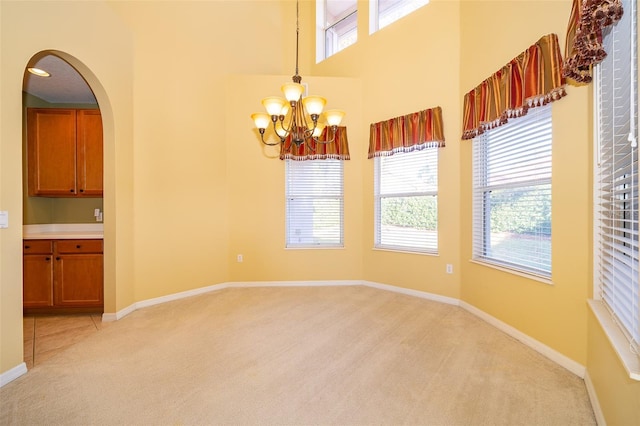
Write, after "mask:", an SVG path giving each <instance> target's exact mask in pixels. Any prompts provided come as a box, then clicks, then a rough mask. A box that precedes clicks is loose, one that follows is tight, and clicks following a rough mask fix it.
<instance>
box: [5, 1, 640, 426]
mask: <svg viewBox="0 0 640 426" xmlns="http://www.w3.org/2000/svg"><path fill="white" fill-rule="evenodd" d="M358 7H359V10H360V13H359V34H358V42H357V43H356V44H355V45H353V46H351V47H349V48H347V49H345V50H344V51H342V52H340V53H338V54H336V55H335V56H333V57H331V58H329V59H328V60H325V61H323V62H321V63H319V64H315V50H314V49H315V40H314V34H313V28H314V26H313V25H311V24H309V23H310V22H314V19H315V8H314V3H313V2H311V1H302V2H301V40H300V41H301V52H300V53H301V55H300V74H301V75H302V76H303V82H308V83H309V87H310V91H312V92H316V93H320V94H323V95H325V96H326V97H327V98H328V100H329V105H328V106H330V107H342V108H344V109H345V110H347V116H346V118H345V124H346V125H347V126H348V132H349V140H350V147H351V154H352V160H350V161H348V162H346V163H345V203H346V204H345V248H344V249H335V250H286V249H285V248H284V219H283V212H284V164H283V163H282V162H281V161H279V160H277V159H273V158H269V157H272V156H273V155H274V152H273V151H271V150H270V149H265V148H263V147H261V145H260V144H259V142H258V141H257V139H256V134H255V132H254V131H253V130H252V123H251V120H250V119H249V114H250V113H251V112H254V111H257V110H259V109H260V99H261V98H262V97H264V96H267V95H270V94H276V93H277V92H278V87H279V86H280V85H281V84H282V83H283V82H284V81H288V79H289V78H290V76H291V75H292V74H293V71H294V65H295V64H294V53H295V51H294V49H295V19H294V17H295V7H294V3H293V2H291V1H260V0H255V1H225V2H218V1H211V2H182V1H176V2H107V3H103V2H68V3H67V2H56V1H46V2H24V1H15V2H14V1H7V0H5V1H2V2H0V24H1V25H0V54H1V55H2V56H1V59H2V61H1V63H2V69H1V71H2V72H1V74H0V92H1V93H2V96H0V189H1V192H0V209H1V210H9V211H10V217H11V226H10V227H9V228H8V229H2V230H0V321H1V323H0V324H1V325H0V327H1V328H0V332H1V333H0V345H1V348H0V373H3V372H6V371H8V370H10V369H11V368H13V367H15V366H17V365H19V364H20V362H21V361H22V335H21V333H22V321H21V309H20V305H21V303H20V301H21V281H22V269H21V264H22V262H21V237H22V235H21V225H22V223H21V218H22V194H21V185H17V184H16V182H20V179H21V175H22V170H21V167H20V163H21V161H20V159H21V156H22V152H21V150H22V149H21V140H22V138H21V120H22V109H21V108H22V98H21V88H22V75H23V72H24V67H25V65H26V63H27V62H28V61H29V59H30V58H31V57H32V56H33V55H35V54H38V52H41V51H43V50H46V49H56V50H57V51H60V52H62V53H60V55H61V56H62V57H63V58H65V59H67V60H68V61H69V62H70V63H72V65H74V66H75V67H76V68H77V69H78V70H79V71H80V72H81V73H82V74H83V75H84V77H85V78H86V79H87V80H88V82H89V83H90V85H91V87H92V89H93V90H94V92H95V93H96V96H97V98H98V101H99V103H100V108H101V111H102V113H103V120H104V122H105V198H104V210H105V224H104V225H105V279H106V282H105V298H106V300H105V310H106V312H110V313H113V312H117V311H118V310H122V309H124V308H126V307H127V306H129V305H131V304H132V303H133V302H135V301H141V300H145V299H149V298H153V297H158V296H164V295H168V294H173V293H177V292H180V291H185V290H189V289H194V288H198V287H202V286H206V285H211V284H218V283H223V282H229V281H234V282H236V281H308V280H369V281H374V282H379V283H386V284H391V285H396V286H399V287H403V288H408V289H415V290H421V291H426V292H430V293H435V294H439V295H443V296H449V297H454V298H460V299H462V300H464V301H465V302H467V303H469V304H471V305H473V306H476V307H478V308H479V309H481V310H483V311H485V312H487V313H488V314H489V315H492V316H494V317H496V318H498V319H500V320H501V321H503V322H505V323H507V324H509V325H511V326H513V327H515V328H517V329H518V330H520V331H522V332H523V333H525V334H527V335H529V336H531V337H533V338H534V339H536V340H538V341H540V342H542V343H543V344H545V345H547V346H549V347H551V348H552V349H554V350H556V351H558V352H559V353H562V354H564V355H565V356H567V357H568V358H570V359H572V360H574V361H576V362H577V363H579V364H582V365H587V368H588V371H589V372H593V374H592V376H593V379H594V380H593V381H594V384H595V386H596V391H597V393H598V395H599V396H601V399H602V401H601V402H602V406H603V411H604V414H605V417H606V418H607V419H608V420H609V419H610V423H611V424H616V423H619V424H624V423H625V422H627V420H629V421H630V422H631V421H634V420H637V419H638V408H637V407H638V405H636V406H635V408H631V407H629V406H628V405H627V402H634V401H635V402H637V401H638V392H639V391H638V387H639V385H638V383H637V382H633V383H630V382H629V381H628V380H625V379H624V377H623V375H622V374H619V371H618V370H619V364H618V363H617V360H616V359H615V357H613V356H612V355H611V353H610V349H609V345H608V342H606V340H605V339H604V338H603V337H602V336H601V332H600V331H598V329H597V325H594V321H593V320H592V319H591V317H590V314H589V313H588V310H587V305H586V299H587V298H588V297H589V296H590V294H591V290H590V289H591V281H592V277H591V273H590V270H591V250H592V248H591V243H590V241H591V219H592V218H591V213H590V211H591V202H592V200H591V179H592V177H591V175H592V174H591V157H592V155H591V151H592V144H591V131H590V129H591V125H592V123H591V118H590V117H591V102H592V100H591V99H592V94H591V89H590V88H589V87H582V88H574V87H569V88H568V89H567V90H568V96H567V97H566V98H564V99H562V100H560V101H559V102H556V103H555V104H554V105H553V119H554V134H553V136H554V148H553V167H554V173H553V197H554V198H553V277H552V278H553V285H549V284H544V283H541V282H538V281H534V280H531V279H527V278H524V277H519V276H516V275H513V274H509V273H505V272H502V271H498V270H495V269H492V268H489V267H486V266H483V265H479V264H476V263H472V262H470V259H471V201H470V200H471V151H470V147H471V143H470V142H468V141H466V142H461V141H460V133H461V132H460V129H461V116H462V98H463V94H464V93H465V92H466V91H468V90H470V89H472V88H473V87H474V86H475V85H477V84H478V83H479V82H480V81H482V80H483V79H484V78H486V77H488V76H489V75H490V74H491V73H493V72H495V71H496V70H497V69H498V68H499V67H501V66H502V65H504V64H505V63H506V62H507V61H509V60H510V59H511V58H513V57H514V56H516V55H518V54H519V53H520V52H522V51H523V50H524V49H526V48H527V47H528V46H530V45H531V44H532V43H534V42H535V41H536V40H537V39H538V38H539V37H540V36H542V35H544V34H546V33H549V32H555V33H557V34H558V35H559V37H560V41H561V43H564V32H565V28H566V22H567V19H568V16H569V12H570V8H571V1H570V0H562V1H545V2H540V1H534V0H531V1H525V0H513V1H508V2H507V1H481V0H475V1H472V0H467V1H462V2H460V1H454V0H449V1H447V0H432V1H431V3H430V4H429V5H428V6H426V7H423V8H421V9H419V10H418V11H416V12H415V13H413V14H411V15H409V16H407V17H405V18H403V19H402V20H400V21H398V22H397V23H395V24H393V25H390V26H389V27H387V28H384V29H383V30H381V31H379V32H377V33H375V34H373V35H369V34H368V7H369V2H368V1H359V3H358ZM61 22H64V25H61V24H60V23H61ZM27 28H28V29H29V31H26V29H27ZM78 33H81V34H83V35H82V37H78V36H77V34H78ZM255 43H260V44H259V45H257V46H256V45H255ZM487 46H490V47H487ZM325 76H329V77H331V78H320V77H325ZM434 106H441V107H442V109H443V116H444V124H445V129H444V130H445V137H446V139H447V146H446V147H445V148H443V149H441V150H440V151H439V152H440V166H439V180H440V189H439V254H438V255H437V256H431V255H417V254H406V253H394V252H388V251H380V250H374V249H373V161H372V160H367V159H366V151H367V143H368V129H369V124H370V123H372V122H376V121H380V120H385V119H388V118H391V117H394V116H398V115H403V114H407V113H411V112H414V111H418V110H421V109H425V108H431V107H434ZM237 254H243V255H244V262H243V263H237V262H236V255H237ZM448 263H451V264H453V266H454V273H453V274H451V275H448V274H446V273H445V264H448ZM609 371H615V372H616V373H615V375H614V376H613V377H611V375H610V374H608V372H609ZM612 392H613V394H614V395H616V398H617V399H619V400H620V401H622V405H624V407H621V406H620V404H619V403H617V402H615V401H612V400H611V398H608V397H605V396H602V395H604V393H607V394H609V393H612ZM634 416H635V417H634Z"/></svg>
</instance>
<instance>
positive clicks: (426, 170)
mask: <svg viewBox="0 0 640 426" xmlns="http://www.w3.org/2000/svg"><path fill="white" fill-rule="evenodd" d="M374 179H375V247H376V248H385V249H392V250H407V251H418V252H429V253H437V251H438V148H428V149H423V150H421V151H411V152H397V153H395V154H393V155H391V156H383V157H376V158H375V178H374Z"/></svg>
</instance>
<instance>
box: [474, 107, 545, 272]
mask: <svg viewBox="0 0 640 426" xmlns="http://www.w3.org/2000/svg"><path fill="white" fill-rule="evenodd" d="M551 130H552V129H551V105H546V106H542V107H538V108H533V109H531V110H529V112H528V113H527V115H525V116H523V117H520V118H516V119H512V120H510V121H509V122H508V123H507V124H505V125H502V126H500V127H497V128H494V129H490V130H487V131H486V132H484V133H483V134H481V135H479V136H478V137H476V138H474V139H473V257H474V259H477V260H480V261H486V262H491V263H496V264H499V265H500V266H504V267H507V268H512V269H516V270H519V271H523V272H527V273H532V274H535V275H540V276H543V277H550V276H551V138H552V132H551Z"/></svg>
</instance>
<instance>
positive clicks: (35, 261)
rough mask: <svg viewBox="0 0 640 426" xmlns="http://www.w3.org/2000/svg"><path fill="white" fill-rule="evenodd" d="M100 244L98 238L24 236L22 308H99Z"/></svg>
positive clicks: (101, 302)
mask: <svg viewBox="0 0 640 426" xmlns="http://www.w3.org/2000/svg"><path fill="white" fill-rule="evenodd" d="M102 247H103V245H102V240H25V241H24V245H23V254H24V256H23V265H24V270H23V277H24V279H23V308H24V310H25V311H28V312H39V311H40V312H48V311H62V310H64V311H70V312H73V311H84V312H88V311H95V312H102V310H103V307H104V279H103V270H104V266H103V248H102Z"/></svg>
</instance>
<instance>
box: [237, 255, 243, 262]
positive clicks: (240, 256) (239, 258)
mask: <svg viewBox="0 0 640 426" xmlns="http://www.w3.org/2000/svg"><path fill="white" fill-rule="evenodd" d="M237 260H238V263H242V261H243V260H244V258H243V257H242V255H241V254H239V255H238V257H237Z"/></svg>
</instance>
